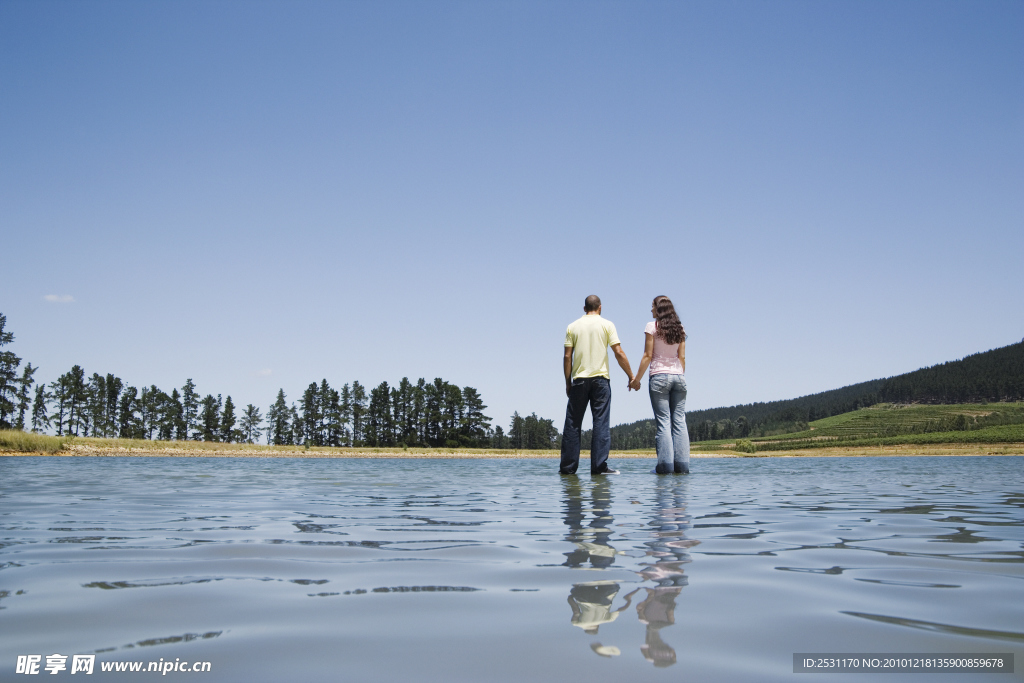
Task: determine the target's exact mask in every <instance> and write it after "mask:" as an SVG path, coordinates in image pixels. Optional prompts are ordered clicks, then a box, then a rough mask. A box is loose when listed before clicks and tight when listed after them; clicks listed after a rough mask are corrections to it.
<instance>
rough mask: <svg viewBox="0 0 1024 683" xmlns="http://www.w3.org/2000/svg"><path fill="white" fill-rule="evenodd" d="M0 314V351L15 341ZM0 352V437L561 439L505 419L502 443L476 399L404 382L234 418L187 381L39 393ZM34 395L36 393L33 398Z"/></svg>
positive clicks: (311, 390)
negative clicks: (167, 387)
mask: <svg viewBox="0 0 1024 683" xmlns="http://www.w3.org/2000/svg"><path fill="white" fill-rule="evenodd" d="M6 322H7V319H6V317H4V316H3V315H0V347H2V346H5V345H7V344H9V343H10V342H11V341H13V339H14V336H13V335H12V334H11V333H9V332H6V331H5V326H6ZM20 364H21V359H20V358H18V357H17V356H15V355H14V354H13V353H11V352H9V351H4V352H2V353H0V428H5V429H9V428H15V429H28V428H31V429H32V430H33V431H36V432H46V431H54V432H56V433H57V434H58V435H64V434H71V435H75V436H94V437H120V438H131V439H160V440H167V441H170V440H176V441H216V442H244V443H257V442H258V441H260V439H261V438H265V439H266V442H267V443H268V444H276V445H307V446H431V447H448V448H460V447H461V448H487V447H491V448H518V449H536V448H557V447H558V445H559V434H558V430H557V429H555V427H554V425H553V422H552V421H551V420H545V419H543V418H539V417H537V415H536V413H534V414H532V415H529V416H527V417H521V416H520V415H519V413H518V412H516V413H515V414H514V415H513V416H512V420H511V424H510V426H509V431H508V433H507V434H506V433H505V431H504V430H503V429H502V428H501V427H500V426H496V427H493V428H492V426H491V418H490V417H488V416H487V415H485V414H484V411H485V410H486V408H487V406H486V405H484V403H483V399H482V398H481V397H480V393H479V392H478V391H477V390H476V389H474V388H473V387H468V386H467V387H458V386H456V385H454V384H451V383H449V382H447V381H445V380H443V379H441V378H437V379H435V380H434V381H433V382H427V381H426V380H425V379H423V378H420V379H419V380H417V381H416V382H411V381H410V380H409V379H408V378H407V377H406V378H402V380H401V381H400V382H399V383H398V384H397V385H396V386H390V385H389V384H388V383H387V382H381V384H379V385H378V386H377V387H374V388H372V389H369V391H367V388H366V387H364V386H363V385H362V384H360V383H359V382H352V383H351V385H350V384H345V385H343V386H342V387H341V388H340V389H337V388H334V387H331V385H330V384H329V383H328V382H327V380H326V379H324V380H321V381H320V382H319V383H317V382H314V383H312V384H310V385H309V386H308V387H307V388H306V390H305V391H304V392H303V393H302V396H301V397H300V398H299V400H298V402H292V403H289V402H288V400H287V396H286V395H285V393H284V390H283V389H281V390H279V391H278V393H277V399H276V400H275V401H274V403H273V404H272V405H271V406H270V407H269V408H268V409H267V411H266V413H265V414H264V413H263V412H262V411H261V410H260V409H259V408H257V407H256V406H254V405H252V404H249V405H247V406H246V407H245V408H244V409H242V410H241V411H237V408H236V406H235V404H234V401H233V400H232V399H231V396H227V397H222V395H221V394H217V395H216V396H214V395H213V394H207V395H206V396H205V397H203V396H202V395H201V394H199V393H198V392H197V391H196V385H195V383H194V382H193V381H192V380H191V379H189V380H187V381H186V382H185V384H184V386H182V387H181V390H180V391H179V390H178V389H177V388H175V389H172V390H171V392H170V393H167V392H165V391H163V390H161V389H159V388H158V387H157V386H155V385H150V386H148V387H142V388H141V389H140V388H138V387H134V386H129V385H127V384H126V383H125V382H124V381H123V380H122V379H121V378H119V377H116V376H114V375H112V374H106V375H103V374H99V373H93V374H92V375H87V373H86V372H85V370H83V369H82V367H81V366H79V365H75V366H74V367H72V368H71V369H70V370H69V371H68V372H66V373H64V374H63V375H61V376H60V377H59V378H58V379H57V380H55V381H54V382H52V383H50V384H36V383H35V380H34V379H33V375H34V373H35V372H36V370H37V368H34V367H32V365H31V364H27V365H26V366H25V368H24V371H23V372H22V374H21V375H20V376H19V375H18V373H17V370H18V368H19V367H20ZM33 386H34V392H33Z"/></svg>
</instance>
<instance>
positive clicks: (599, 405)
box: [558, 377, 612, 474]
mask: <svg viewBox="0 0 1024 683" xmlns="http://www.w3.org/2000/svg"><path fill="white" fill-rule="evenodd" d="M588 403H589V404H590V414H591V417H593V418H594V432H593V435H592V438H591V440H590V473H591V474H600V473H601V472H604V471H605V470H606V469H608V449H609V448H611V445H612V432H611V424H610V422H611V407H612V383H611V382H610V381H608V378H607V377H580V378H577V379H574V380H573V381H572V386H571V387H570V388H569V405H568V406H567V407H566V409H565V428H564V429H562V461H561V463H560V464H559V467H558V471H559V472H560V473H562V474H576V468H577V467H578V466H579V464H580V435H581V434H582V433H583V415H584V413H586V412H587V404H588Z"/></svg>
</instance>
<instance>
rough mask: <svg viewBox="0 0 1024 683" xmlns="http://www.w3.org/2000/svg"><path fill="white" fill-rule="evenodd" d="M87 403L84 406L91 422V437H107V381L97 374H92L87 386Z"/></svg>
mask: <svg viewBox="0 0 1024 683" xmlns="http://www.w3.org/2000/svg"><path fill="white" fill-rule="evenodd" d="M87 392H88V394H89V401H88V403H87V404H86V406H85V410H86V412H87V413H88V414H89V420H90V421H91V422H92V435H93V436H109V431H108V430H109V428H110V427H109V425H108V423H107V413H106V404H107V399H106V397H107V380H106V378H105V377H104V376H103V375H101V374H99V373H96V372H94V373H92V377H90V378H89V382H88V384H87Z"/></svg>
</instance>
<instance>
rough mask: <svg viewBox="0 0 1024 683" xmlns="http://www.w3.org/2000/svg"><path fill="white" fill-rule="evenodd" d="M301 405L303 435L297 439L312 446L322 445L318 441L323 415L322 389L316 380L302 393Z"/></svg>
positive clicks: (300, 424)
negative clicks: (321, 408) (321, 403)
mask: <svg viewBox="0 0 1024 683" xmlns="http://www.w3.org/2000/svg"><path fill="white" fill-rule="evenodd" d="M299 405H301V406H302V419H301V420H300V422H299V428H300V434H301V436H299V437H298V439H297V441H298V443H304V444H307V445H310V446H320V445H322V444H320V443H318V441H319V438H318V427H319V424H320V420H321V415H320V390H319V388H318V387H317V384H316V382H313V383H312V384H310V385H309V386H308V387H306V391H304V392H303V393H302V398H300V399H299Z"/></svg>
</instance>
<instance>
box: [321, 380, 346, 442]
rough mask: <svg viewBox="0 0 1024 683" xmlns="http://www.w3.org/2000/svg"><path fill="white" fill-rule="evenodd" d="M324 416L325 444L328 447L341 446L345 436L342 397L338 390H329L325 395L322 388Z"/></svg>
mask: <svg viewBox="0 0 1024 683" xmlns="http://www.w3.org/2000/svg"><path fill="white" fill-rule="evenodd" d="M320 395H321V398H322V403H323V409H322V411H321V412H322V413H323V415H324V444H325V445H327V446H340V445H341V440H342V438H343V436H344V430H343V428H342V425H341V396H340V395H339V394H338V390H337V389H331V388H328V389H327V394H326V396H325V395H324V389H323V387H321V388H320Z"/></svg>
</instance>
